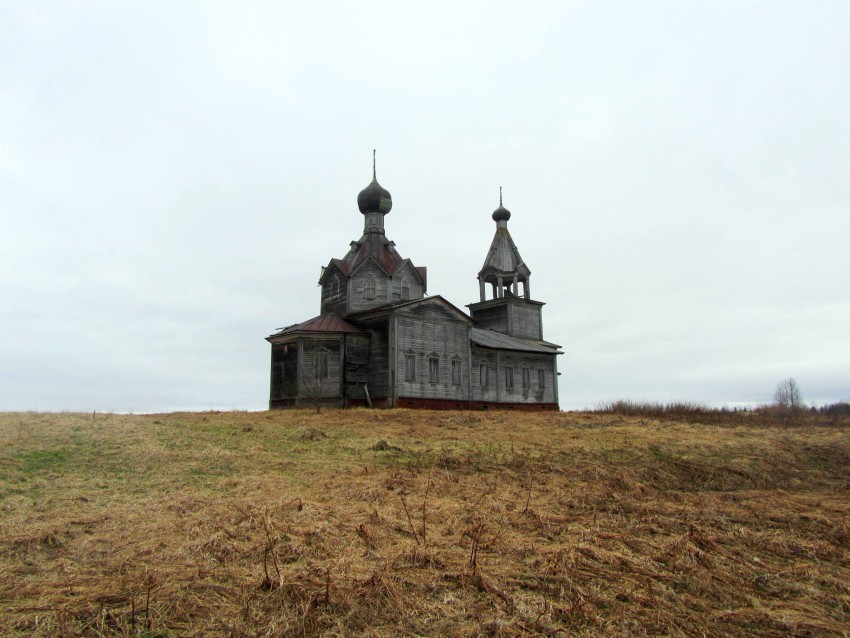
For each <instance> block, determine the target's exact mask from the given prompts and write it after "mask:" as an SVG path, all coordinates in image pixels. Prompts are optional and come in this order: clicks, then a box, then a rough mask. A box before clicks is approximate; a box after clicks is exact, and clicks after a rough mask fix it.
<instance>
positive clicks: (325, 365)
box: [316, 349, 331, 379]
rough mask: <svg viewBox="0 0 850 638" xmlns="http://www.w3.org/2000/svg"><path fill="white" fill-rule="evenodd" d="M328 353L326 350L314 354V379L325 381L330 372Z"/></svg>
mask: <svg viewBox="0 0 850 638" xmlns="http://www.w3.org/2000/svg"><path fill="white" fill-rule="evenodd" d="M330 359H331V357H330V353H329V352H328V351H327V350H324V349H322V350H319V351H318V352H317V353H316V378H317V379H327V378H328V376H329V370H330Z"/></svg>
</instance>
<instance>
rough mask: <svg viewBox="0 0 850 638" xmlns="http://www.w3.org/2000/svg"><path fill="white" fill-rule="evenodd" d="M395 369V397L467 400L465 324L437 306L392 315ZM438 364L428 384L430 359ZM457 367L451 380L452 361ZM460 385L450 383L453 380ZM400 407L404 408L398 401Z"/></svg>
mask: <svg viewBox="0 0 850 638" xmlns="http://www.w3.org/2000/svg"><path fill="white" fill-rule="evenodd" d="M395 332H396V338H395V342H396V349H395V369H396V388H397V392H398V396H399V398H400V399H401V398H403V397H419V398H424V399H447V400H455V401H464V402H465V401H467V400H468V399H469V378H470V377H469V323H468V322H467V321H464V320H462V319H459V318H458V317H457V315H455V314H454V313H453V312H451V311H449V310H448V309H446V308H445V307H444V306H442V305H441V304H439V303H422V304H416V305H414V306H410V307H405V308H400V309H398V310H397V311H396V312H395ZM411 356H412V357H413V359H412V363H413V365H414V375H413V376H414V379H413V380H410V379H409V374H408V365H409V364H408V361H409V359H408V357H411ZM431 358H435V359H436V360H437V361H438V366H437V367H438V376H437V379H436V382H433V383H432V379H431V372H430V367H431V363H430V359H431ZM453 361H457V362H459V364H460V379H454V378H453V370H452V366H453V364H452V362H453ZM458 380H459V381H460V383H454V381H458ZM399 404H400V405H405V404H404V402H403V401H399Z"/></svg>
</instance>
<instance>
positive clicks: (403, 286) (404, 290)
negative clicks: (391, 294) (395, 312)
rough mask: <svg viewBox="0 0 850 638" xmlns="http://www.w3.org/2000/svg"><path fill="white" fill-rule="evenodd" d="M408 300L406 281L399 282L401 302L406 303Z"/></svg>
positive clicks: (408, 290)
mask: <svg viewBox="0 0 850 638" xmlns="http://www.w3.org/2000/svg"><path fill="white" fill-rule="evenodd" d="M408 299H410V286H408V285H407V279H402V280H401V300H402V301H407V300H408Z"/></svg>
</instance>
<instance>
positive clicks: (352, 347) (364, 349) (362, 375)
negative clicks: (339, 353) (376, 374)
mask: <svg viewBox="0 0 850 638" xmlns="http://www.w3.org/2000/svg"><path fill="white" fill-rule="evenodd" d="M367 383H369V338H368V337H361V336H359V335H357V336H355V335H348V336H347V337H346V339H345V380H344V384H345V398H346V399H347V400H352V401H357V402H363V401H365V400H366V393H365V392H364V391H363V386H364V385H366V384H367ZM369 391H370V392H372V390H371V389H370V390H369Z"/></svg>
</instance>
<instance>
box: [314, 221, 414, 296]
mask: <svg viewBox="0 0 850 638" xmlns="http://www.w3.org/2000/svg"><path fill="white" fill-rule="evenodd" d="M369 261H372V262H374V263H375V264H376V265H377V266H378V268H380V269H381V270H382V271H383V272H384V274H385V275H387V276H388V277H392V276H393V275H395V274H396V273H397V272H398V271H399V270H401V269H402V268H403V267H404V265H405V264H410V265H411V267H412V268H413V270H414V271H415V272H416V276H417V277H419V279H420V281H421V282H422V285H424V286H427V284H428V279H427V277H428V275H427V269H426V268H425V267H416V266H414V265H413V263H412V262H411V261H410V260H409V259H405V258H404V257H402V256H401V255H399V254H398V251H396V250H395V244H394V243H393V242H391V241H390V240H388V239H387V238H386V237H385V236H384V235H379V234H377V233H367V234H365V235H363V237H361V238H360V240H359V241H356V242H352V243H351V250H349V251H348V254H347V255H346V256H345V258H343V259H331V261H330V264H328V268H326V269H325V272H324V273H322V276H321V277H319V283H320V284H321V283H324V280H325V277H326V276H327V274H328V273H329V272H330V269H331V266H336V267H337V268H338V269H339V271H340V272H341V273H342V274H343V275H345V276H346V277H351V275H352V274H353V273H354V271H356V270H357V269H358V268H360V267H361V266H363V265H364V264H365V263H366V262H369Z"/></svg>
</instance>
